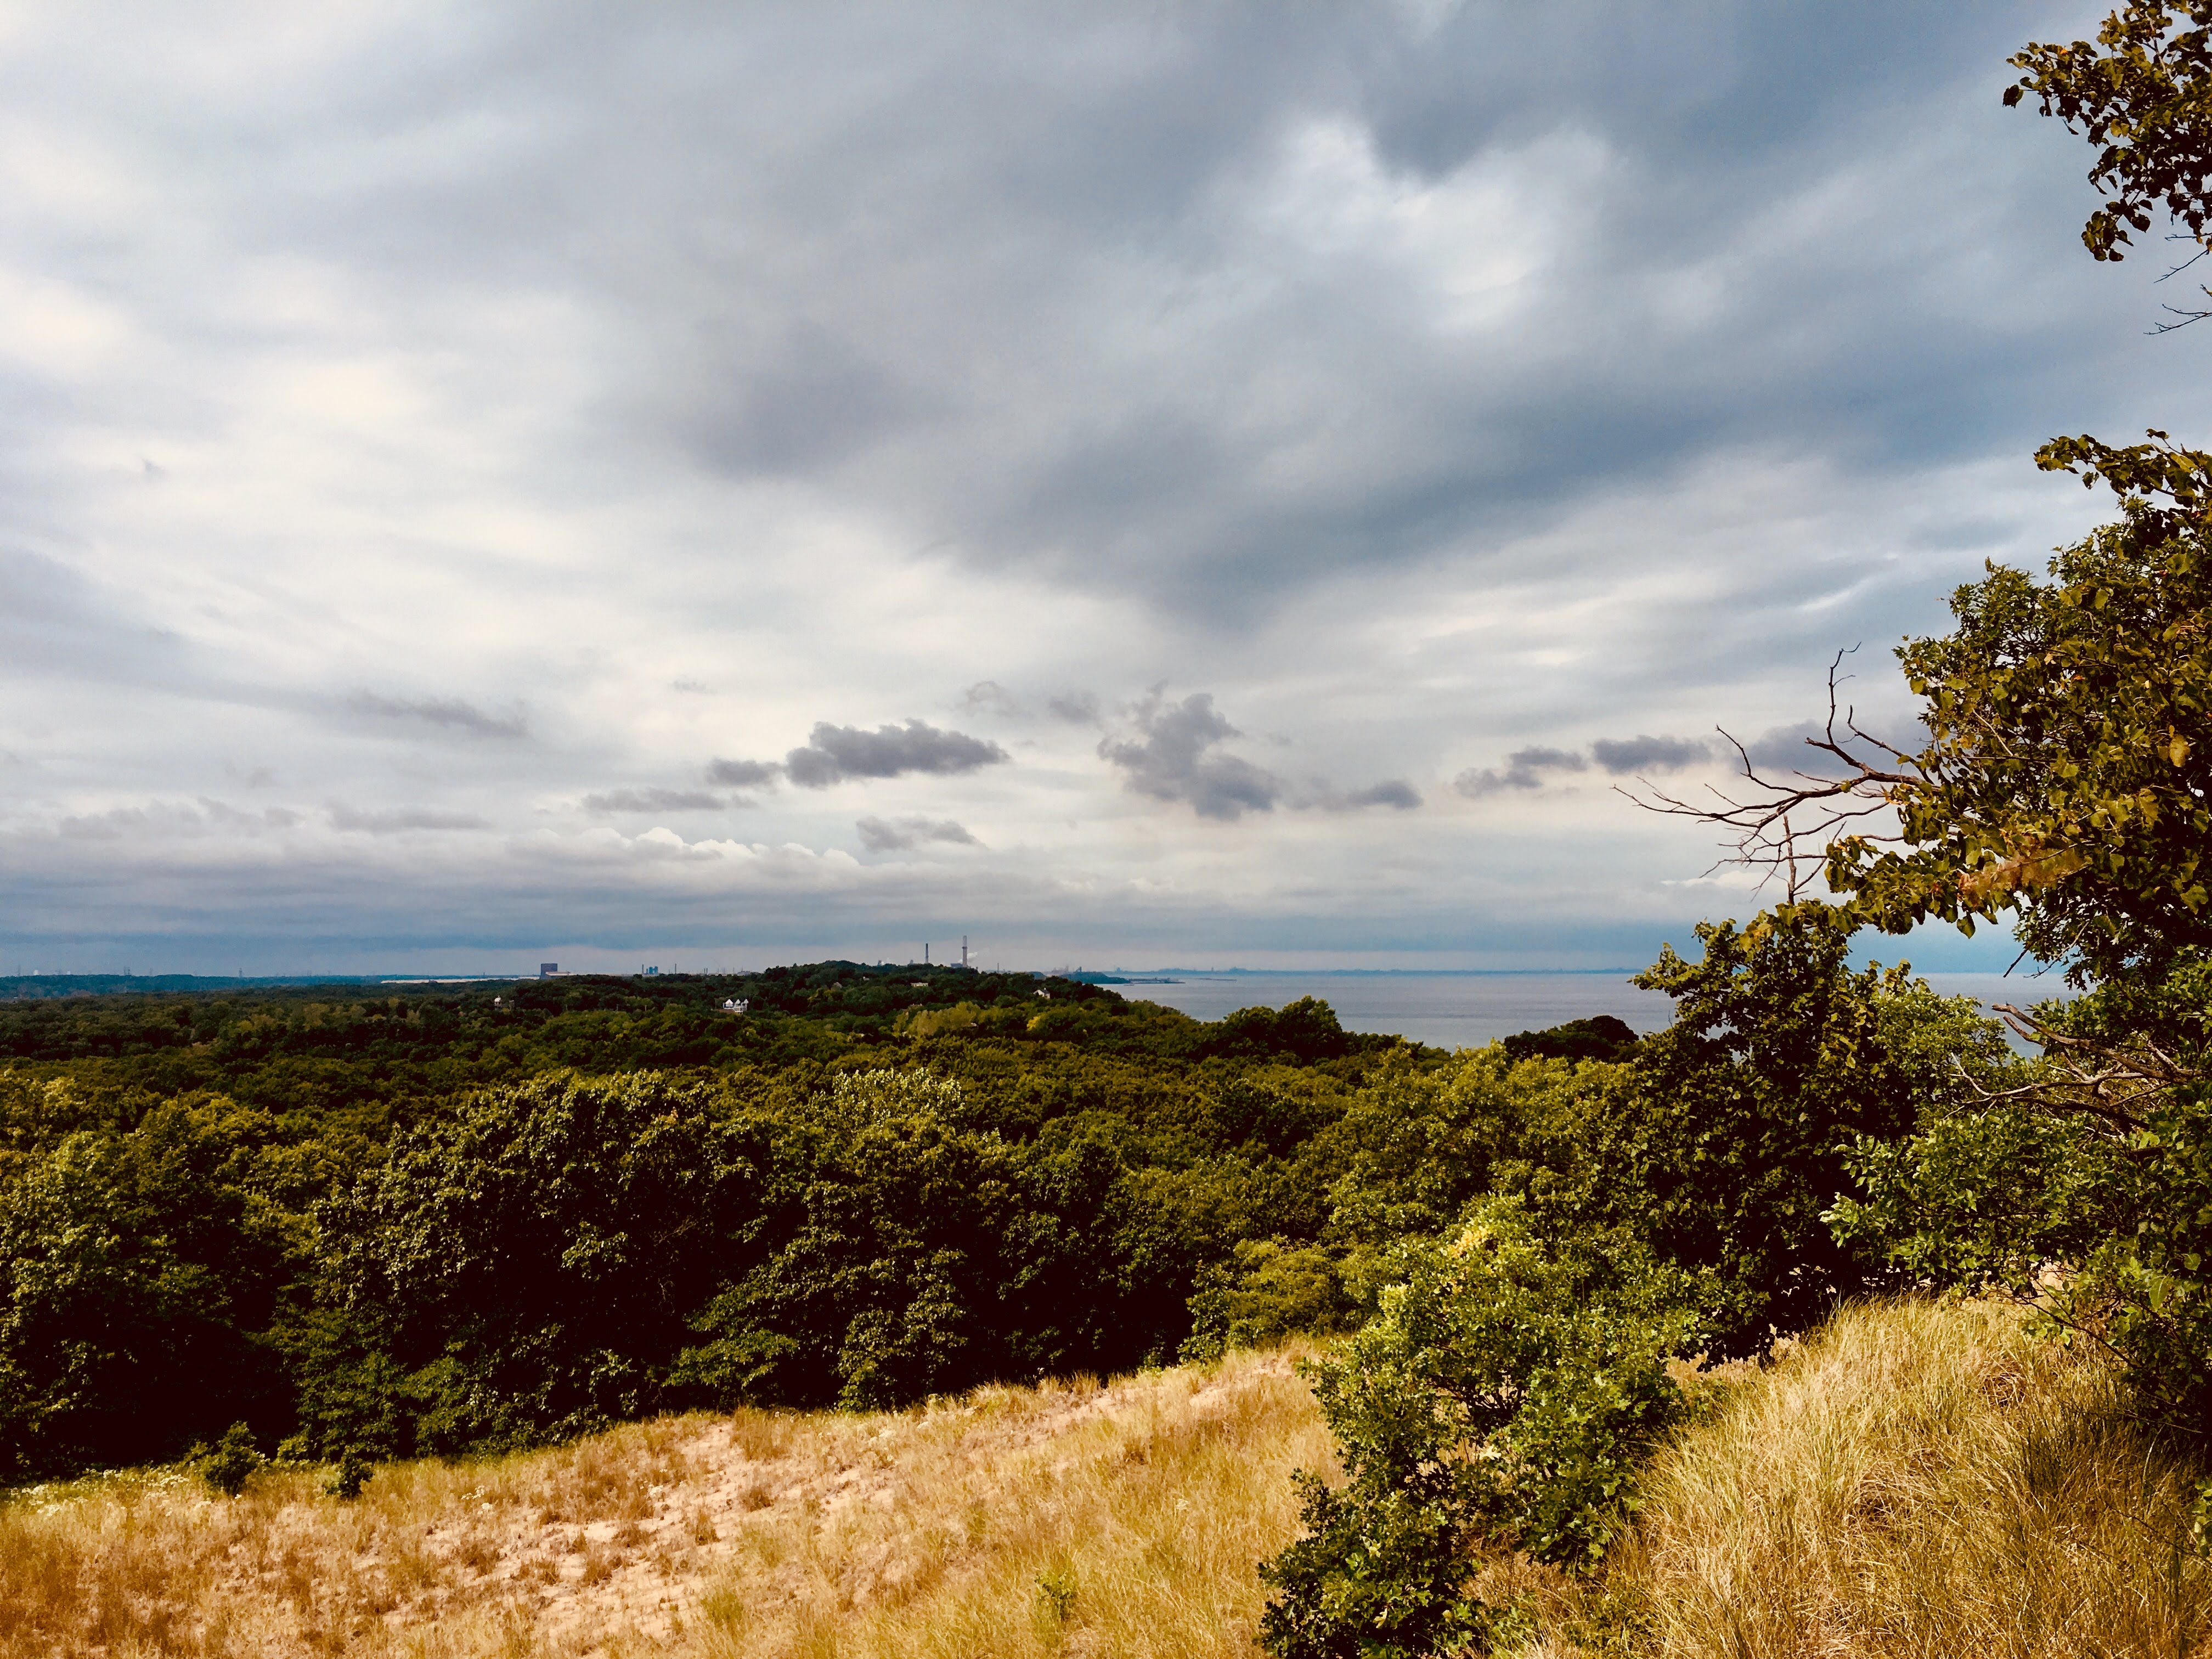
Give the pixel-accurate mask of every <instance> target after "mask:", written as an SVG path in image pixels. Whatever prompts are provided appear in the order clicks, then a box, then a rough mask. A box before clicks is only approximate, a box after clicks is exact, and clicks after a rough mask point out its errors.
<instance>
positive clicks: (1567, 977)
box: [1109, 973, 2061, 1048]
mask: <svg viewBox="0 0 2212 1659" xmlns="http://www.w3.org/2000/svg"><path fill="white" fill-rule="evenodd" d="M1172 977H1173V978H1174V979H1175V980H1176V981H1177V982H1176V983H1175V984H1172V985H1116V986H1112V987H1109V989H1112V990H1114V991H1117V992H1119V993H1120V994H1121V995H1123V996H1125V997H1127V998H1128V999H1129V1000H1132V1001H1135V1002H1158V1003H1162V1004H1164V1005H1165V1006H1168V1007H1170V1008H1175V1009H1179V1010H1181V1011H1182V1012H1184V1013H1186V1014H1188V1015H1190V1016H1191V1018H1194V1019H1219V1018H1221V1017H1222V1016H1223V1015H1224V1014H1228V1013H1234V1012H1236V1011H1237V1009H1239V1008H1255V1007H1266V1008H1279V1007H1281V1006H1283V1005H1284V1004H1285V1003H1289V1002H1296V1001H1297V1000H1298V999H1299V998H1300V997H1319V998H1320V999H1321V1000H1322V1001H1323V1002H1326V1003H1327V1004H1328V1006H1330V1007H1332V1008H1334V1009H1335V1010H1336V1017H1337V1018H1338V1019H1339V1020H1340V1021H1342V1022H1343V1024H1344V1028H1345V1029H1346V1030H1348V1031H1382V1032H1388V1033H1391V1034H1393V1035H1395V1036H1402V1037H1407V1038H1409V1039H1411V1040H1412V1041H1413V1042H1425V1043H1428V1044H1430V1045H1431V1046H1432V1047H1435V1048H1480V1046H1481V1045H1482V1044H1484V1043H1486V1042H1494V1041H1496V1040H1497V1039H1498V1038H1499V1037H1502V1036H1512V1035H1513V1033H1515V1032H1516V1031H1536V1030H1543V1029H1544V1028H1545V1027H1547V1026H1551V1025H1560V1024H1565V1023H1566V1022H1567V1021H1568V1020H1571V1019H1587V1018H1589V1017H1590V1016H1591V1015H1593V1014H1611V1015H1613V1016H1614V1017H1615V1018H1619V1019H1623V1020H1626V1021H1627V1022H1628V1024H1630V1025H1631V1026H1632V1027H1633V1028H1635V1029H1636V1030H1638V1031H1656V1030H1659V1029H1660V1028H1661V1027H1662V1026H1663V1025H1665V1024H1667V1023H1668V1020H1669V1019H1670V1018H1673V1010H1674V1002H1673V1000H1671V999H1670V998H1668V996H1667V995H1666V994H1665V993H1663V992H1660V991H1641V990H1638V988H1637V987H1635V986H1633V985H1631V984H1630V983H1629V982H1628V977H1627V975H1625V974H1605V973H1595V974H1589V973H1584V974H1372V973H1370V974H1357V973H1352V974H1328V973H1316V974H1202V975H1201V974H1176V975H1172ZM1925 977H1926V979H1927V981H1928V982H1929V985H1931V986H1933V987H1935V988H1936V990H1937V991H1939V992H1941V993H1942V994H1944V995H1945V996H1971V997H1972V998H1974V999H1975V1000H1977V1001H1978V1002H1980V1003H1981V1004H1982V1005H1983V1006H1984V1007H1987V1006H1989V1004H1990V1003H1991V1002H2015V1003H2018V1004H2019V1005H2020V1006H2022V1007H2030V1006H2033V1005H2034V1004H2035V1003H2037V1002H2039V1001H2040V1000H2044V999H2045V998H2047V997H2051V996H2055V995H2057V994H2058V993H2059V990H2060V988H2061V987H2060V986H2059V984H2058V982H2057V979H2056V977H2055V976H2054V977H2052V978H2048V979H2041V980H2032V979H2018V978H2015V979H2008V978H2006V977H2005V976H2004V975H2002V974H1929V975H1925Z"/></svg>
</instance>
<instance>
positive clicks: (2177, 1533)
mask: <svg viewBox="0 0 2212 1659" xmlns="http://www.w3.org/2000/svg"><path fill="white" fill-rule="evenodd" d="M2122 1407H2123V1402H2122V1400H2121V1398H2120V1395H2119V1391H2118V1386H2117V1383H2116V1379H2115V1376H2114V1372H2113V1368H2112V1365H2111V1364H2109V1363H2108V1362H2107V1361H2106V1359H2105V1358H2104V1357H2103V1355H2102V1354H2101V1353H2100V1352H2099V1351H2098V1350H2096V1349H2095V1347H2094V1346H2093V1345H2089V1344H2087V1343H2084V1344H2081V1345H2078V1346H2076V1347H2075V1348H2074V1349H2071V1350H2069V1349H2067V1348H2063V1347H2060V1346H2057V1345H2056V1344H2053V1343H2051V1342H2048V1341H2045V1340H2039V1339H2038V1338H2037V1337H2036V1336H2035V1335H2034V1334H2033V1333H2032V1331H2031V1328H2030V1325H2029V1322H2028V1321H2027V1317H2026V1316H2025V1315H2024V1314H2023V1313H2022V1312H2021V1310H2018V1309H2016V1308H2013V1307H2009V1306H2007V1305H2003V1304H1996V1303H1988V1302H1976V1303H1966V1304H1956V1305H1944V1304H1936V1303H1932V1302H1924V1301H1905V1302H1898V1303H1890V1304H1882V1305H1879V1306H1874V1307H1861V1308H1853V1309H1847V1310H1844V1312H1842V1313H1841V1314H1839V1315H1838V1316H1837V1317H1836V1318H1834V1319H1833V1320H1832V1321H1830V1322H1829V1323H1828V1324H1827V1325H1826V1326H1825V1327H1823V1328H1821V1329H1820V1331H1819V1332H1817V1333H1815V1334H1814V1336H1813V1337H1812V1338H1811V1339H1810V1340H1808V1341H1807V1342H1806V1343H1804V1344H1803V1345H1802V1346H1799V1347H1797V1348H1796V1350H1795V1351H1794V1352H1790V1353H1789V1354H1788V1355H1787V1356H1786V1357H1785V1358H1783V1359H1782V1360H1781V1361H1780V1362H1779V1363H1778V1364H1774V1365H1772V1366H1771V1367H1770V1368H1768V1369H1767V1370H1764V1371H1762V1372H1760V1373H1759V1374H1758V1375H1757V1376H1754V1377H1753V1378H1752V1379H1751V1380H1749V1381H1748V1382H1747V1383H1743V1384H1742V1385H1741V1386H1740V1387H1738V1388H1735V1389H1733V1390H1731V1391H1730V1392H1729V1396H1728V1397H1727V1398H1726V1399H1725V1401H1723V1403H1722V1404H1721V1405H1720V1407H1718V1409H1717V1411H1716V1412H1715V1413H1714V1414H1713V1415H1712V1416H1711V1419H1709V1420H1707V1421H1705V1423H1703V1424H1701V1425H1698V1426H1696V1427H1695V1428H1693V1429H1692V1430H1691V1431H1688V1432H1687V1433H1686V1434H1684V1435H1682V1436H1680V1437H1679V1438H1678V1439H1677V1440H1676V1442H1675V1443H1674V1444H1672V1445H1671V1446H1669V1447H1668V1448H1667V1449H1665V1450H1664V1451H1663V1452H1662V1454H1661V1455H1660V1457H1659V1458H1658V1460H1657V1462H1656V1465H1655V1467H1654V1468H1653V1469H1652V1471H1651V1474H1650V1480H1649V1483H1648V1486H1647V1491H1648V1492H1649V1503H1648V1506H1647V1508H1646V1509H1645V1510H1644V1515H1643V1516H1642V1518H1641V1522H1640V1524H1639V1525H1638V1528H1637V1532H1636V1534H1635V1536H1634V1538H1633V1539H1632V1541H1631V1542H1630V1544H1629V1546H1628V1547H1627V1549H1626V1552H1625V1553H1624V1554H1623V1555H1622V1557H1621V1559H1620V1561H1619V1562H1618V1564H1617V1566H1616V1569H1615V1577H1616V1583H1619V1584H1623V1585H1626V1586H1627V1587H1629V1588H1632V1589H1633V1591H1634V1592H1635V1594H1636V1596H1637V1599H1638V1600H1639V1601H1641V1603H1642V1604H1643V1606H1644V1608H1645V1610H1646V1614H1647V1617H1648V1618H1649V1620H1650V1630H1651V1635H1652V1638H1653V1645H1654V1646H1655V1647H1656V1650H1658V1651H1660V1652H1663V1653H1665V1654H1667V1655H1669V1656H1680V1659H1693V1656H1694V1659H1705V1656H1713V1659H1721V1656H1727V1659H1770V1656H1771V1659H1782V1656H1785V1655H1786V1656H1791V1659H1797V1656H1813V1655H1829V1654H1835V1655H1855V1656H1856V1655H1865V1656H1890V1655H1896V1656H1899V1659H1903V1656H1908V1655H1909V1656H1914V1659H1944V1656H1957V1659H2015V1656H2018V1659H2027V1656H2038V1659H2041V1656H2050V1659H2060V1656H2075V1655H2079V1656H2083V1659H2088V1656H2100V1659H2120V1656H2130V1659H2132V1656H2142V1659H2153V1656H2157V1659H2195V1656H2201V1655H2208V1654H2212V1561H2208V1560H2207V1559H2205V1558H2204V1557H2203V1555H2202V1554H2200V1553H2197V1551H2196V1550H2195V1549H2194V1548H2193V1547H2192V1544H2191V1539H2190V1536H2189V1528H2190V1517H2191V1505H2192V1502H2193V1497H2194V1486H2193V1483H2194V1479H2195V1476H2196V1474H2197V1472H2196V1471H2195V1470H2194V1469H2192V1468H2191V1466H2190V1465H2189V1464H2188V1463H2187V1462H2185V1461H2184V1460H2183V1459H2181V1458H2180V1457H2179V1456H2178V1455H2175V1453H2174V1452H2173V1450H2172V1449H2170V1448H2163V1447H2161V1446H2160V1445H2159V1444H2157V1443H2155V1442H2154V1440H2153V1439H2152V1438H2150V1437H2148V1436H2147V1435H2146V1434H2145V1433H2144V1432H2143V1431H2142V1430H2141V1429H2139V1428H2138V1427H2136V1426H2135V1425H2132V1424H2131V1423H2130V1421H2129V1419H2128V1418H2127V1416H2126V1415H2125V1413H2124V1410H2123V1408H2122Z"/></svg>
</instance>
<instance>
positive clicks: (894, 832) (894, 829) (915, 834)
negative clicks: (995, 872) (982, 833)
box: [853, 817, 981, 853]
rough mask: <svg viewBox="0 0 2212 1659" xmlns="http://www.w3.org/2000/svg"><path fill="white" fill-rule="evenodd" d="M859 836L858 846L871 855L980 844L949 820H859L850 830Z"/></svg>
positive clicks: (916, 818)
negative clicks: (925, 846)
mask: <svg viewBox="0 0 2212 1659" xmlns="http://www.w3.org/2000/svg"><path fill="white" fill-rule="evenodd" d="M853 827H854V829H857V830H859V831H860V845H861V846H862V847H864V848H866V849H867V850H868V851H869V852H871V853H895V852H897V851H899V850H900V849H901V848H908V847H919V846H921V844H923V843H924V842H951V843H953V844H955V845H957V846H961V847H977V846H981V842H978V841H977V840H976V839H975V836H971V835H969V833H968V831H967V830H966V829H964V828H963V826H961V825H960V824H957V823H954V822H953V821H952V820H951V818H921V817H914V818H900V819H898V820H896V822H893V821H891V820H889V819H885V818H862V819H861V820H860V822H859V823H855V824H854V826H853Z"/></svg>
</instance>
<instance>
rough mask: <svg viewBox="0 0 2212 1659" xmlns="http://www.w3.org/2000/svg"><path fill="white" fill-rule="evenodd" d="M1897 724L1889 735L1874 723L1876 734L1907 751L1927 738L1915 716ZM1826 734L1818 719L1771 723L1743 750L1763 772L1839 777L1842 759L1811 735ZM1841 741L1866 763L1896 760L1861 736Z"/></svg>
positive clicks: (1732, 758)
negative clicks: (1819, 745)
mask: <svg viewBox="0 0 2212 1659" xmlns="http://www.w3.org/2000/svg"><path fill="white" fill-rule="evenodd" d="M1837 726H1838V729H1839V730H1840V728H1841V727H1842V726H1843V721H1842V720H1840V719H1838V721H1837ZM1900 728H1901V729H1899V730H1898V731H1897V732H1896V733H1895V735H1894V736H1891V735H1890V734H1889V733H1888V732H1885V731H1883V730H1882V729H1881V728H1880V727H1876V728H1875V736H1877V737H1889V738H1890V741H1892V742H1894V743H1897V744H1900V745H1905V746H1907V748H1908V752H1910V747H1911V746H1913V745H1917V744H1924V743H1925V742H1927V740H1928V733H1927V732H1926V730H1925V729H1924V728H1923V726H1921V724H1920V722H1919V721H1918V720H1905V721H1903V722H1900ZM1826 734H1827V726H1826V722H1825V721H1821V720H1799V721H1798V722H1797V723H1796V725H1794V726H1770V727H1768V728H1767V729H1766V730H1765V731H1764V732H1760V733H1759V735H1758V736H1757V737H1755V738H1753V739H1752V740H1751V741H1750V742H1749V743H1747V744H1744V746H1743V747H1744V754H1745V756H1747V757H1748V758H1749V759H1750V761H1751V763H1752V765H1753V767H1754V768H1756V769H1758V770H1759V771H1762V772H1802V773H1803V774H1805V775H1807V776H1808V777H1815V778H1835V777H1842V776H1844V774H1845V771H1846V769H1845V767H1844V763H1842V762H1841V761H1839V760H1838V759H1837V758H1836V757H1834V756H1833V755H1831V754H1829V753H1828V752H1827V751H1826V750H1824V749H1815V748H1814V747H1813V744H1812V739H1814V738H1825V737H1826ZM1842 745H1843V747H1844V749H1845V750H1849V751H1850V752H1851V753H1853V754H1855V755H1857V756H1859V757H1861V758H1862V759H1863V760H1864V761H1865V762H1866V763H1867V764H1868V765H1869V766H1884V767H1887V766H1891V765H1893V763H1894V762H1895V758H1896V757H1894V756H1893V755H1891V754H1890V753H1889V751H1888V750H1886V749H1883V748H1881V747H1880V746H1879V745H1877V744H1872V743H1869V742H1866V741H1864V740H1862V739H1855V738H1850V737H1848V736H1846V737H1844V738H1842ZM1729 762H1730V763H1732V764H1734V765H1735V766H1737V767H1738V768H1739V769H1740V768H1741V765H1742V762H1741V760H1740V759H1738V757H1736V755H1735V752H1734V751H1733V750H1730V752H1729Z"/></svg>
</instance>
